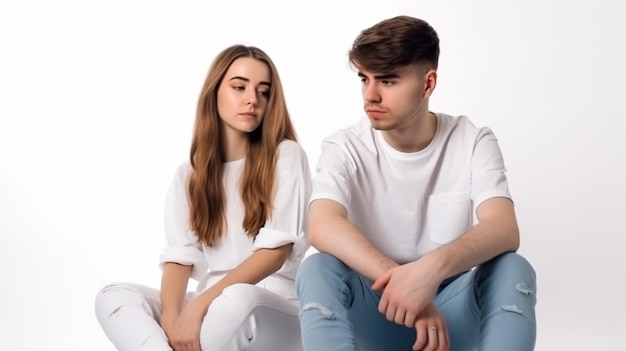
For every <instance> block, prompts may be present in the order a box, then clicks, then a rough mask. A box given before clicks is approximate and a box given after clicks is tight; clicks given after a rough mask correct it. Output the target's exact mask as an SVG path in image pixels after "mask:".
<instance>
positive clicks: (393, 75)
mask: <svg viewBox="0 0 626 351" xmlns="http://www.w3.org/2000/svg"><path fill="white" fill-rule="evenodd" d="M358 75H359V77H361V78H367V77H366V76H365V74H363V73H361V72H359V73H358ZM397 78H400V76H399V75H398V74H396V73H385V74H377V75H374V79H376V80H387V79H397Z"/></svg>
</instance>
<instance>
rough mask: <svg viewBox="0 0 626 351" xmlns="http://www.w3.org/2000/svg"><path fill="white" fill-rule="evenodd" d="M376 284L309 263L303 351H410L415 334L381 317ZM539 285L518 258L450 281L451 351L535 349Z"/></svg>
mask: <svg viewBox="0 0 626 351" xmlns="http://www.w3.org/2000/svg"><path fill="white" fill-rule="evenodd" d="M371 285H372V282H371V281H369V280H368V279H366V278H364V277H363V276H361V275H359V274H358V273H356V272H355V271H354V270H352V269H350V268H349V267H348V266H346V265H345V264H343V263H342V262H341V261H339V260H338V259H337V258H335V257H334V256H331V255H329V254H326V253H316V254H313V255H311V256H309V257H308V258H307V259H305V260H304V262H302V265H301V266H300V269H299V271H298V274H297V277H296V288H297V293H298V297H299V299H300V326H301V330H302V338H303V340H302V341H303V344H304V350H305V351H319V350H324V351H331V350H337V351H338V350H341V351H355V350H360V351H390V350H391V351H403V350H411V348H412V346H413V343H414V342H415V339H416V331H415V329H414V328H407V327H405V326H404V325H398V324H395V323H394V322H390V321H388V320H387V319H386V318H385V316H384V315H383V314H381V313H380V312H378V302H379V301H380V293H379V292H376V291H373V290H372V289H371ZM535 286H536V284H535V272H534V270H533V268H532V267H531V265H530V264H529V263H528V261H526V259H524V258H523V257H522V256H520V255H518V254H516V253H505V254H503V255H500V256H498V257H496V258H494V259H492V260H490V261H488V262H486V263H484V264H482V265H480V266H479V267H477V268H476V269H474V270H471V271H469V272H466V273H463V274H461V275H459V276H457V277H454V278H450V279H447V280H446V281H444V282H443V284H441V286H440V288H439V290H438V292H437V295H436V296H435V304H436V305H437V307H438V309H439V311H440V312H441V313H442V315H443V316H444V318H445V321H446V325H447V328H448V335H449V338H450V350H452V351H466V350H482V351H503V350H507V351H528V350H533V349H534V346H535V337H536V323H535V303H536V297H535Z"/></svg>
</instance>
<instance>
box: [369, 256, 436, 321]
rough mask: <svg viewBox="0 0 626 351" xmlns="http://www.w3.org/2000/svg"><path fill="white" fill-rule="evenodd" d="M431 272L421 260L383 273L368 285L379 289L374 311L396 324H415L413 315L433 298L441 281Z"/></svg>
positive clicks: (415, 316) (420, 310) (420, 311)
mask: <svg viewBox="0 0 626 351" xmlns="http://www.w3.org/2000/svg"><path fill="white" fill-rule="evenodd" d="M433 272H434V270H433V269H429V267H428V263H425V262H423V261H422V260H418V261H414V262H411V263H407V264H404V265H402V266H398V267H395V268H392V269H390V270H388V271H387V272H385V273H384V274H383V275H382V276H380V277H379V278H378V279H376V281H375V282H374V284H373V285H372V289H374V290H377V291H382V292H383V294H382V296H381V299H380V303H379V304H378V311H379V312H380V313H382V314H384V315H385V317H387V319H388V320H390V321H393V322H395V323H397V324H403V325H405V326H406V327H407V328H412V327H413V326H415V322H416V320H417V316H418V315H419V314H420V313H422V310H424V308H426V306H428V305H429V304H430V303H431V302H432V301H433V298H434V296H435V293H436V292H437V288H438V287H439V284H441V280H440V279H439V278H437V277H436V274H433Z"/></svg>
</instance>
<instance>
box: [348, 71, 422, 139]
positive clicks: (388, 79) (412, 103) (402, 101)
mask: <svg viewBox="0 0 626 351" xmlns="http://www.w3.org/2000/svg"><path fill="white" fill-rule="evenodd" d="M358 74H359V77H360V78H361V82H362V83H363V85H362V91H361V92H362V94H363V102H364V106H363V107H364V109H365V112H366V113H367V116H368V117H369V119H370V122H371V124H372V127H373V128H375V129H379V130H393V129H397V128H401V127H405V126H408V125H409V124H412V123H417V120H419V116H420V114H422V112H423V111H424V110H426V109H427V103H426V101H427V98H428V97H429V96H430V92H432V89H429V85H428V81H429V79H428V77H429V74H435V73H434V71H433V70H428V69H426V68H424V66H423V65H418V64H411V65H407V66H403V67H400V68H398V69H396V70H394V71H392V72H371V71H368V70H364V69H359V73H358ZM426 112H427V111H426Z"/></svg>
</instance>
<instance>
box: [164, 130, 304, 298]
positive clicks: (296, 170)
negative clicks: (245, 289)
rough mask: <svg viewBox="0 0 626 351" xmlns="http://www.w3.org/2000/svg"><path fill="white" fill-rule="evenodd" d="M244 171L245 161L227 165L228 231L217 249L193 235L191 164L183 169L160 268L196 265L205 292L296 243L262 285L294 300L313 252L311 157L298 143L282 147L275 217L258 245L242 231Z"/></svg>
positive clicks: (169, 203)
mask: <svg viewBox="0 0 626 351" xmlns="http://www.w3.org/2000/svg"><path fill="white" fill-rule="evenodd" d="M244 165H245V159H241V160H237V161H232V162H226V163H224V175H223V185H224V191H225V192H224V193H225V194H226V209H225V216H226V223H227V230H226V233H225V235H224V236H223V237H222V238H221V239H220V241H219V242H218V244H217V245H214V246H213V247H208V246H206V245H204V244H200V243H198V241H197V237H196V235H195V234H194V232H192V231H191V230H190V224H189V205H188V198H187V182H188V176H189V170H190V165H189V162H185V163H183V164H182V165H181V166H180V167H179V168H178V170H177V171H176V174H175V176H174V179H173V181H172V184H171V185H170V188H169V191H168V193H167V198H166V207H165V231H166V238H167V247H166V248H165V249H164V250H163V252H162V253H161V257H160V266H161V267H162V266H163V265H164V264H165V263H166V262H176V263H179V264H184V265H193V269H192V273H191V277H192V278H193V279H196V280H198V281H199V283H198V287H197V291H198V292H200V291H203V290H205V289H206V288H208V287H210V286H211V285H213V284H215V283H216V282H217V281H218V280H219V279H221V278H222V277H223V276H224V275H226V274H227V273H228V272H229V271H230V270H232V269H234V268H235V267H237V266H238V265H239V264H240V263H241V262H243V261H244V260H245V259H246V258H248V257H249V256H250V255H252V253H253V252H254V251H255V250H258V249H262V248H276V247H279V246H282V245H285V244H288V243H294V246H293V248H292V251H291V255H290V256H289V258H288V259H287V261H286V262H285V263H284V264H283V266H282V267H281V268H280V269H279V270H278V271H277V272H276V273H274V274H272V275H271V276H269V277H267V278H265V279H264V280H263V281H261V282H259V283H258V284H257V285H259V286H261V287H264V288H267V289H268V290H270V291H273V292H275V293H278V294H279V295H281V296H283V297H285V298H288V299H295V290H294V278H295V273H296V270H297V268H298V266H299V264H300V262H301V260H302V257H303V255H304V253H305V251H306V250H307V249H308V244H307V240H306V235H305V232H304V229H305V225H306V218H307V216H306V214H307V213H306V211H307V204H308V199H309V196H310V194H311V172H310V169H309V164H308V161H307V156H306V154H305V152H304V150H303V149H302V147H301V146H300V145H299V144H297V143H296V142H293V141H290V140H286V141H283V142H281V144H280V145H279V147H278V159H277V162H276V167H277V168H276V181H275V183H274V202H273V205H274V208H273V211H272V217H271V218H270V219H269V220H267V221H266V222H265V225H264V226H263V227H262V228H261V230H260V231H259V233H258V235H257V236H256V239H255V240H253V239H252V238H250V237H249V236H248V235H247V234H246V232H245V230H244V229H243V226H242V223H243V218H244V207H243V202H242V200H241V196H240V195H239V194H240V192H239V179H240V176H241V174H242V172H243V170H244Z"/></svg>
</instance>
